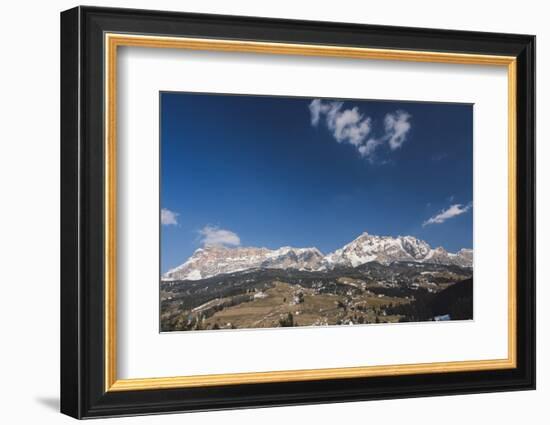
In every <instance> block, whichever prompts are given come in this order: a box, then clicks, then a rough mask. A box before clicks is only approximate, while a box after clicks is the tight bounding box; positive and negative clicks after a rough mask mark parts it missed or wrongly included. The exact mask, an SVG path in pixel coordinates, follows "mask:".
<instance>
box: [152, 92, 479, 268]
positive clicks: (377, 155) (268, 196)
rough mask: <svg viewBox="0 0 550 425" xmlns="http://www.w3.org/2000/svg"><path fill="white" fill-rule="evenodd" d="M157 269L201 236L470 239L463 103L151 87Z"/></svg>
mask: <svg viewBox="0 0 550 425" xmlns="http://www.w3.org/2000/svg"><path fill="white" fill-rule="evenodd" d="M160 99H161V199H160V206H161V209H162V211H161V270H162V272H165V271H167V270H168V269H170V268H172V267H174V266H176V265H179V264H181V263H183V262H184V261H185V260H187V258H188V257H189V256H190V255H192V253H193V252H194V251H195V250H196V249H197V248H199V247H201V246H202V245H203V244H205V243H218V244H224V245H226V246H239V245H240V246H258V247H267V248H278V247H280V246H285V245H290V246H296V247H309V246H315V247H317V248H319V249H320V250H321V251H322V252H324V253H328V252H331V251H333V250H335V249H338V248H340V247H341V246H342V245H344V244H346V243H348V242H350V241H351V240H353V239H355V238H356V237H357V236H359V235H360V234H361V233H362V232H364V231H368V232H369V233H371V234H379V235H391V236H398V235H412V236H416V237H418V238H420V239H423V240H426V241H427V242H428V243H430V245H432V247H435V246H443V247H444V248H445V249H447V250H449V251H456V250H458V249H460V248H472V236H473V234H472V233H473V229H472V200H473V199H472V183H473V175H472V174H473V173H472V166H473V164H472V148H473V145H472V141H473V140H472V131H473V129H472V125H473V123H472V121H473V120H472V118H473V116H472V114H473V111H472V105H465V104H446V103H425V102H393V101H391V102H390V101H373V100H350V99H346V100H335V99H315V98H292V97H273V96H266V97H263V96H232V95H214V94H191V93H172V92H163V93H161V98H160Z"/></svg>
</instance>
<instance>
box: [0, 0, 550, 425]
mask: <svg viewBox="0 0 550 425" xmlns="http://www.w3.org/2000/svg"><path fill="white" fill-rule="evenodd" d="M94 3H95V4H96V5H102V6H119V7H137V8H149V9H151V8H155V9H166V10H181V11H190V12H206V13H223V14H235V15H253V16H254V15H255V16H267V17H281V18H295V19H312V20H326V21H344V22H360V23H370V24H386V25H404V26H418V27H436V28H449V29H464V30H479V31H498V32H518V33H531V34H536V35H537V37H538V39H537V44H538V46H537V53H538V58H537V62H538V67H537V74H538V76H539V78H538V90H537V94H538V99H537V108H538V117H539V122H541V123H542V125H540V126H539V129H538V130H539V131H538V140H539V143H538V152H537V154H538V164H539V168H538V173H537V174H538V176H537V177H538V188H539V190H538V217H548V216H550V199H549V197H548V190H547V189H546V190H545V187H546V184H547V183H548V182H550V167H544V160H548V159H550V152H549V150H550V146H549V145H548V144H547V143H544V141H545V140H547V139H548V138H549V137H550V130H549V127H548V126H547V125H545V123H546V120H545V117H546V116H548V115H549V114H550V103H549V100H548V97H547V96H545V95H547V94H548V92H549V85H550V83H549V80H548V76H549V75H550V27H548V23H547V13H548V12H547V11H546V10H545V3H544V2H541V1H535V0H523V1H522V2H517V1H513V2H512V1H504V0H501V1H495V0H493V1H487V2H480V1H471V0H462V1H461V2H453V3H448V2H441V1H437V0H434V1H432V0H426V1H423V0H418V1H415V2H411V1H407V0H392V1H391V3H389V2H382V1H379V2H376V3H374V2H369V3H367V2H359V1H355V2H354V1H348V0H339V1H338V2H320V1H316V2H306V1H301V2H300V1H298V0H278V1H270V2H260V1H253V0H231V1H224V0H201V1H197V0H188V1H186V2H182V1H176V0H157V1H155V2H152V1H144V0H133V1H131V0H128V1H122V0H121V1H100V0H98V1H96V2H94ZM76 4H78V3H74V2H71V1H65V0H54V1H49V2H37V1H36V2H30V1H20V2H15V1H12V2H9V3H5V4H3V7H2V14H1V15H0V33H1V36H2V37H1V41H2V47H1V49H0V53H1V56H0V57H1V59H0V64H1V65H0V108H1V109H0V112H1V113H0V117H1V118H0V190H1V192H0V194H1V197H2V204H1V207H0V258H1V259H2V262H1V263H0V329H1V334H0V335H1V336H2V338H1V339H0V346H1V347H2V349H1V350H0V400H1V402H0V405H1V406H2V407H1V408H0V420H1V422H3V423H7V424H18V423H40V424H49V423H69V422H70V421H71V419H69V418H68V417H65V416H62V415H60V414H59V413H57V410H58V403H59V401H58V392H59V384H58V382H59V332H58V329H59V312H58V311H59V12H60V11H61V10H64V9H68V8H70V7H73V6H74V5H76ZM544 195H546V196H544ZM546 238H550V224H549V222H548V220H543V219H541V220H539V222H538V244H537V245H538V247H537V248H538V260H539V264H538V294H537V295H538V296H537V299H538V306H537V307H538V359H539V361H538V390H537V391H535V392H532V391H531V392H520V393H501V394H484V395H469V396H454V397H436V398H422V399H409V400H391V401H379V402H362V403H345V404H333V405H321V406H304V407H285V408H271V409H259V410H258V409H255V410H240V411H231V412H211V413H196V414H187V415H185V416H182V415H166V416H154V417H134V418H125V419H114V420H110V422H109V423H118V422H120V423H127V424H144V423H159V424H169V423H181V422H182V421H186V423H188V424H194V423H197V424H198V423H200V424H210V423H212V424H214V423H220V422H222V421H223V422H224V423H226V424H240V425H245V424H256V423H264V424H267V423H273V424H276V423H277V424H279V423H285V422H287V423H298V422H299V421H311V420H314V421H315V422H316V423H319V424H325V423H326V424H329V423H337V422H339V421H342V420H343V419H344V418H345V419H348V420H351V421H354V422H355V421H357V422H372V423H407V424H415V423H419V424H420V423H422V424H423V425H427V424H442V423H445V424H446V425H453V424H461V425H462V424H465V423H483V422H485V421H487V422H491V423H499V424H516V423H520V422H528V421H532V422H533V423H544V422H546V421H548V418H549V417H550V414H549V413H548V411H547V409H546V406H545V403H544V402H547V401H548V400H549V398H550V366H549V364H548V359H550V326H549V325H550V314H549V309H550V305H549V304H548V303H549V300H550V290H549V289H548V286H547V285H546V284H547V281H548V280H549V278H548V275H549V273H550V268H549V262H548V261H547V259H548V258H550V245H549V244H547V243H545V239H546ZM545 260H546V261H545Z"/></svg>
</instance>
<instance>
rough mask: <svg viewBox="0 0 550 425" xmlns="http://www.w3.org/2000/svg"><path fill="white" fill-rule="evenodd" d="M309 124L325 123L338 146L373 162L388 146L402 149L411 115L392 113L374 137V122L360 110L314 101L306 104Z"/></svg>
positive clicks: (387, 116)
mask: <svg viewBox="0 0 550 425" xmlns="http://www.w3.org/2000/svg"><path fill="white" fill-rule="evenodd" d="M309 111H310V117H311V125H312V126H313V127H317V126H318V125H319V124H320V123H324V124H325V125H326V127H327V129H328V130H329V131H330V132H331V133H332V136H333V137H334V139H335V140H336V141H337V142H338V143H347V144H350V145H352V146H354V147H355V148H356V149H357V152H358V153H359V155H361V157H363V158H368V159H369V160H372V159H373V155H374V153H375V151H376V149H377V148H378V147H379V146H380V145H383V144H384V143H387V144H388V146H389V148H390V149H391V150H395V149H398V148H400V147H401V145H402V144H403V143H404V142H405V140H406V138H407V133H408V132H409V130H410V128H411V123H410V118H411V115H410V114H409V113H407V112H405V111H395V112H393V113H389V114H386V116H385V117H384V132H383V135H382V136H380V137H374V135H373V134H372V133H373V120H372V118H371V117H369V116H366V115H365V114H363V113H361V112H360V111H359V108H357V107H353V108H348V109H346V108H344V103H343V102H335V101H327V102H323V101H322V100H321V99H314V100H312V101H311V103H310V104H309Z"/></svg>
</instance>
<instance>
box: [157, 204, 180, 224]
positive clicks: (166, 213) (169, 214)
mask: <svg viewBox="0 0 550 425" xmlns="http://www.w3.org/2000/svg"><path fill="white" fill-rule="evenodd" d="M178 215H179V214H178V213H177V212H174V211H170V210H169V209H167V208H163V209H161V210H160V223H161V224H162V225H163V226H177V225H178Z"/></svg>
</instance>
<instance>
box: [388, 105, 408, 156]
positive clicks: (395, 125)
mask: <svg viewBox="0 0 550 425" xmlns="http://www.w3.org/2000/svg"><path fill="white" fill-rule="evenodd" d="M410 118H411V115H410V114H409V113H408V112H405V111H395V112H394V113H393V114H386V117H385V118H384V127H385V130H386V135H385V137H386V138H387V139H388V144H389V145H390V149H392V150H395V149H399V148H400V147H401V145H402V144H403V143H404V142H405V140H406V139H407V133H408V132H409V130H410V129H411V123H410V122H409V119H410Z"/></svg>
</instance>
